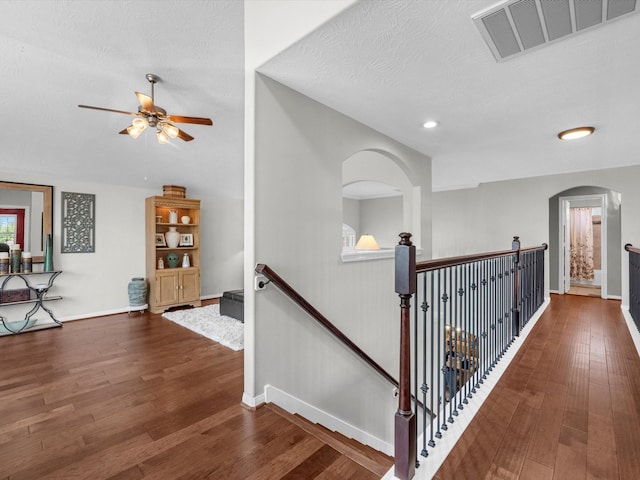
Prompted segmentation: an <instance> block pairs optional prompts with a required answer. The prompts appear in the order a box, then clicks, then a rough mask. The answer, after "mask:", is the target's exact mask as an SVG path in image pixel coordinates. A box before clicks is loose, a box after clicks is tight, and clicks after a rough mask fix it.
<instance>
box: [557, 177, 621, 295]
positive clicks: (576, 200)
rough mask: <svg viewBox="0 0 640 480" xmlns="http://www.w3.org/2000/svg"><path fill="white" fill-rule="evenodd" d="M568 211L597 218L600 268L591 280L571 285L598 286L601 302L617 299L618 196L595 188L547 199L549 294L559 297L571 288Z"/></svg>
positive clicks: (608, 190)
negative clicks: (586, 211) (584, 211)
mask: <svg viewBox="0 0 640 480" xmlns="http://www.w3.org/2000/svg"><path fill="white" fill-rule="evenodd" d="M572 208H574V209H592V210H593V212H594V217H595V218H597V217H598V216H599V217H600V218H601V223H600V231H601V243H600V245H598V246H597V249H596V255H597V254H598V253H599V254H600V259H599V260H600V264H599V265H598V266H599V267H600V268H599V269H597V270H598V271H596V272H594V276H593V279H592V280H584V281H581V280H580V279H577V280H574V282H573V283H574V284H575V285H580V284H583V285H599V286H600V289H601V291H600V295H599V296H601V297H602V298H621V293H622V286H621V280H622V278H621V251H620V250H621V221H620V208H621V194H620V193H618V192H615V191H613V190H610V189H607V188H603V187H595V186H581V187H575V188H571V189H568V190H565V191H562V192H560V193H558V194H556V195H554V196H553V197H551V198H550V199H549V272H550V291H551V292H554V293H559V294H563V293H567V292H569V291H570V288H571V283H572V282H571V270H572V269H571V249H570V238H571V210H572ZM598 209H599V210H598ZM574 262H575V255H574ZM574 266H575V265H574Z"/></svg>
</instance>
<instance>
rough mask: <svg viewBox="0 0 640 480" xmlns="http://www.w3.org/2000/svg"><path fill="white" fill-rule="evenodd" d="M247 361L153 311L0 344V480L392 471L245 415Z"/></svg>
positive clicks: (342, 475) (374, 455)
mask: <svg viewBox="0 0 640 480" xmlns="http://www.w3.org/2000/svg"><path fill="white" fill-rule="evenodd" d="M209 303H210V302H209ZM621 360H623V359H621ZM242 362H243V352H235V351H233V350H230V349H228V348H225V347H223V346H221V345H219V344H217V343H215V342H212V341H210V340H208V339H206V338H204V337H201V336H200V335H197V334H195V333H193V332H190V331H189V330H187V329H184V328H182V327H180V326H178V325H176V324H175V323H173V322H170V321H168V320H165V319H163V318H162V317H161V316H160V315H153V314H149V313H145V314H142V315H137V314H135V315H133V316H132V317H129V316H128V315H126V314H122V315H112V316H108V317H101V318H95V319H87V320H79V321H74V322H69V323H66V324H65V325H64V327H63V328H60V329H49V330H40V331H35V332H31V333H26V334H23V335H17V336H5V337H0V365H2V368H1V369H0V479H2V480H6V479H10V480H19V479H24V480H35V479H38V480H41V479H60V480H81V479H86V480H100V479H104V480H107V479H109V480H140V479H144V480H149V479H161V480H168V479H184V480H186V479H193V480H196V479H197V480H200V479H230V480H236V479H238V480H239V479H243V480H244V479H254V480H260V479H264V480H272V479H279V478H287V479H294V478H295V479H313V478H317V479H321V480H328V479H340V480H342V479H354V480H356V479H358V480H360V479H363V480H367V479H376V478H380V477H381V476H382V473H383V472H386V471H387V470H388V469H389V468H390V467H391V466H392V463H393V460H392V459H391V458H389V457H387V456H385V455H382V454H380V453H379V452H375V451H372V450H371V449H370V448H368V447H364V446H362V445H359V444H357V442H354V441H353V440H350V439H345V438H341V437H340V436H339V435H336V434H335V433H334V432H328V431H326V430H323V429H320V428H319V427H317V428H318V429H319V431H322V434H321V435H320V434H318V433H313V426H312V425H307V426H306V427H305V428H303V426H304V425H301V423H300V421H294V420H292V419H291V418H287V416H286V415H283V414H282V412H277V411H275V409H273V408H270V407H264V408H258V409H257V410H255V411H251V410H248V409H246V408H244V407H243V406H242V405H241V398H242V390H243V365H242ZM629 388H630V387H629V386H627V389H629ZM307 423H308V422H307ZM334 437H335V438H334Z"/></svg>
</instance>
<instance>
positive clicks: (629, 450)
mask: <svg viewBox="0 0 640 480" xmlns="http://www.w3.org/2000/svg"><path fill="white" fill-rule="evenodd" d="M639 372H640V358H639V357H638V353H637V351H636V349H635V347H634V345H633V341H632V339H631V336H630V335H629V331H628V329H627V327H626V324H625V323H624V319H623V317H622V314H621V312H620V302H619V301H612V300H601V299H599V298H593V297H584V296H573V295H561V296H559V295H553V296H552V300H551V304H550V306H549V307H548V308H547V310H546V312H545V313H544V315H543V316H542V317H541V318H540V320H539V321H538V323H537V325H536V326H535V328H534V329H533V330H532V332H531V333H530V335H529V337H528V338H527V340H526V341H525V343H524V344H523V345H522V348H521V349H520V351H519V352H518V354H517V355H516V357H515V358H514V360H513V363H512V364H511V365H510V366H509V368H508V369H507V370H506V372H505V374H504V376H503V377H502V378H501V380H500V382H498V384H497V385H496V387H495V389H494V390H493V391H492V392H491V394H490V396H489V398H488V399H487V401H486V402H485V404H484V405H483V406H482V408H481V409H480V411H479V412H478V414H477V415H476V417H475V418H474V420H473V421H472V423H471V425H470V426H469V428H468V429H467V430H466V431H465V433H464V434H463V436H462V438H461V439H460V440H459V441H458V443H457V444H456V446H455V448H454V450H453V451H452V453H451V454H450V455H449V456H448V457H447V459H446V461H445V463H444V464H443V465H442V467H441V468H440V470H439V471H438V472H437V473H436V475H435V477H434V478H436V479H438V480H449V479H456V480H460V479H483V478H484V479H494V478H495V479H498V478H500V479H519V480H528V479H531V480H546V479H554V480H572V479H581V480H582V479H596V478H600V479H608V480H613V479H620V480H632V479H638V478H640V453H639V449H640V374H639ZM425 461H427V460H425Z"/></svg>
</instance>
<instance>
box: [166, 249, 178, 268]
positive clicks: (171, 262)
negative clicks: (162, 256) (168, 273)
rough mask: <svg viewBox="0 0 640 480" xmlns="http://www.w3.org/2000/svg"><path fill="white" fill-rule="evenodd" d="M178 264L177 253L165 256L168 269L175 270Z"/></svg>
mask: <svg viewBox="0 0 640 480" xmlns="http://www.w3.org/2000/svg"><path fill="white" fill-rule="evenodd" d="M179 264H180V256H179V255H178V254H177V253H174V252H171V253H170V254H169V255H167V266H168V267H169V268H176V267H177V266H178V265H179Z"/></svg>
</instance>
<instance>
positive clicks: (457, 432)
mask: <svg viewBox="0 0 640 480" xmlns="http://www.w3.org/2000/svg"><path fill="white" fill-rule="evenodd" d="M549 303H551V299H550V298H549V297H547V298H545V301H544V303H543V304H542V305H541V306H540V308H539V309H538V311H537V312H536V313H534V315H533V317H531V319H530V320H529V321H528V322H527V324H526V325H525V326H524V327H523V328H522V330H521V331H520V336H519V337H516V339H515V340H514V341H513V343H512V344H511V347H509V349H508V350H507V351H506V353H505V354H504V356H503V357H502V360H500V361H499V362H498V364H497V365H496V366H495V367H494V369H493V372H491V375H489V376H488V377H487V379H486V380H485V381H484V384H483V385H482V388H480V389H479V390H478V392H477V393H475V394H474V395H473V399H472V400H470V401H469V406H467V407H465V409H464V410H459V412H458V417H457V418H456V421H455V422H454V423H452V424H450V425H449V430H447V433H446V435H444V436H443V437H442V439H440V441H439V443H438V446H437V448H434V449H431V450H429V457H427V458H424V457H423V456H422V455H420V448H421V447H420V446H421V445H422V436H420V437H418V442H417V445H418V453H417V458H418V460H419V461H420V468H418V469H417V470H416V475H415V477H413V478H414V480H430V479H432V478H433V476H434V475H435V473H436V472H437V471H438V469H439V468H440V466H441V465H442V464H443V463H444V461H445V460H446V458H447V456H448V455H449V453H451V450H453V447H455V445H456V443H457V442H458V440H460V437H462V434H463V433H464V432H465V430H466V429H467V427H468V426H469V424H470V423H471V421H472V420H473V417H475V415H476V413H478V411H480V408H481V407H482V404H483V403H484V402H485V400H486V399H487V398H488V397H489V394H490V393H491V391H492V390H493V388H494V387H495V386H496V385H497V384H498V382H499V381H500V378H501V377H502V375H503V374H504V372H505V371H506V370H507V368H508V367H509V365H510V364H511V361H512V360H513V358H514V357H515V356H516V354H517V353H518V350H520V347H521V346H522V344H523V343H524V342H525V340H526V339H527V337H528V336H529V333H531V330H533V327H534V326H535V325H536V323H537V322H538V320H539V319H540V317H542V314H543V313H544V311H545V310H546V309H547V307H548V306H549ZM471 406H473V408H469V407H471ZM393 470H394V469H393V468H391V470H389V471H388V472H387V473H386V475H385V476H384V477H382V479H381V480H392V479H394V478H396V477H395V476H394V474H393Z"/></svg>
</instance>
